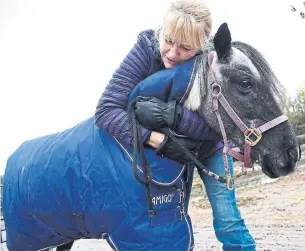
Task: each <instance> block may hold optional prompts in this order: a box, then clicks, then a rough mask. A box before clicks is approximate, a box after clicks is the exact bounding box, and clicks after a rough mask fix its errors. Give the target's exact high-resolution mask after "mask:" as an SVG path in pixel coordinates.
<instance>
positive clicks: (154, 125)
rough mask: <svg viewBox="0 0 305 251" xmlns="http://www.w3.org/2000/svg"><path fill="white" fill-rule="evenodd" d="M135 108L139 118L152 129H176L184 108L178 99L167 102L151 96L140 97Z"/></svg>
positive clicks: (141, 122)
mask: <svg viewBox="0 0 305 251" xmlns="http://www.w3.org/2000/svg"><path fill="white" fill-rule="evenodd" d="M135 108H136V109H135V113H136V117H137V120H138V121H139V122H140V124H142V125H143V126H144V127H146V128H148V129H151V130H158V129H160V128H162V127H169V128H172V129H175V128H176V126H177V123H179V120H180V117H181V113H182V108H181V106H180V105H179V104H177V102H176V101H170V102H168V103H166V102H163V101H162V100H159V99H157V98H151V97H140V98H139V101H138V102H137V103H136V104H135Z"/></svg>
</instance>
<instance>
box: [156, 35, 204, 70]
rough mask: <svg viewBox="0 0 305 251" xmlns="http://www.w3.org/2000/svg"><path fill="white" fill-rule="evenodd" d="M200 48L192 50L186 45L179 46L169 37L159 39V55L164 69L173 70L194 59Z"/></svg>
mask: <svg viewBox="0 0 305 251" xmlns="http://www.w3.org/2000/svg"><path fill="white" fill-rule="evenodd" d="M199 50H200V48H192V47H191V46H190V45H188V44H182V43H181V44H179V43H177V42H176V41H173V40H172V39H171V38H170V36H165V37H161V38H160V53H161V58H162V61H163V63H164V66H165V68H173V67H175V66H176V65H178V64H181V63H183V62H185V61H186V60H189V59H190V58H192V57H194V56H195V55H196V54H197V52H198V51H199Z"/></svg>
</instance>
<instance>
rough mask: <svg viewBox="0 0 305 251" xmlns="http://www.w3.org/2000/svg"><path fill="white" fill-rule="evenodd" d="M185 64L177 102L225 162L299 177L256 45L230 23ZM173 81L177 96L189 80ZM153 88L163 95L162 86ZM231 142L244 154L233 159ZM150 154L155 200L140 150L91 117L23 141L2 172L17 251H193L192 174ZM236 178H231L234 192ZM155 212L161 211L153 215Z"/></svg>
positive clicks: (272, 81)
mask: <svg viewBox="0 0 305 251" xmlns="http://www.w3.org/2000/svg"><path fill="white" fill-rule="evenodd" d="M177 67H180V68H179V71H174V73H175V74H177V75H179V74H181V72H183V71H184V72H183V74H182V75H183V76H185V75H187V76H189V83H188V86H187V90H186V91H185V92H184V93H183V95H180V96H179V95H178V96H179V98H178V99H179V100H180V102H181V103H183V105H184V106H185V107H187V108H189V109H191V110H194V111H197V112H198V113H199V114H200V116H202V117H203V118H204V119H205V121H206V122H207V123H208V124H209V126H211V127H213V128H215V130H216V131H217V132H218V133H219V134H220V135H222V137H223V143H224V147H223V148H222V151H223V156H224V162H225V163H226V161H227V155H232V156H233V157H234V158H237V159H240V160H242V161H243V162H245V165H246V166H249V165H251V163H253V162H255V161H258V162H260V164H261V166H262V171H263V172H264V173H265V174H266V175H267V176H269V177H271V178H278V177H280V176H284V175H288V174H290V173H291V172H293V171H294V169H295V165H296V163H297V161H298V158H299V152H298V143H297V139H296V135H295V133H294V131H293V129H292V126H291V124H290V123H289V121H288V119H287V117H286V116H285V115H284V114H283V103H284V100H285V93H284V88H283V87H282V85H281V84H280V82H279V81H278V79H277V78H276V76H275V74H274V73H273V72H272V70H271V68H270V66H269V65H268V63H267V62H266V60H265V59H264V57H263V56H262V55H261V54H260V53H259V52H258V51H257V50H256V49H255V48H253V47H252V46H250V45H248V44H246V43H243V42H238V41H235V42H232V40H231V32H230V30H229V28H228V26H227V24H226V23H224V24H222V25H221V26H220V27H219V28H218V30H217V32H216V34H215V36H214V37H213V38H212V39H211V40H210V41H209V43H208V44H207V46H206V48H205V50H204V51H203V52H202V54H200V55H198V56H196V57H195V58H194V59H192V60H191V61H188V62H186V63H184V64H182V65H179V66H177ZM190 69H191V71H189V70H190ZM188 73H190V74H188ZM155 74H161V75H158V77H157V78H156V79H159V80H162V78H161V77H160V76H168V75H171V74H172V75H173V71H172V70H164V71H161V73H159V72H157V73H155ZM162 74H163V75H162ZM175 74H174V76H172V77H173V78H172V80H173V82H171V84H170V85H169V86H170V87H169V88H172V89H171V91H173V92H174V90H176V89H179V88H180V87H179V86H178V87H179V88H178V87H177V85H179V84H177V85H176V82H179V79H181V78H180V77H179V76H178V77H177V76H176V75H175ZM151 77H152V78H153V76H151ZM148 78H150V77H148ZM184 82H185V81H184ZM161 84H163V83H161ZM161 84H160V86H161ZM154 85H156V88H154V89H155V91H156V92H157V91H158V83H154ZM141 91H143V92H142V93H141ZM139 94H141V95H143V96H145V95H146V96H154V93H151V92H150V93H145V89H141V83H139V88H138V90H137V91H136V92H135V93H134V95H133V97H135V96H137V95H139ZM180 94H181V93H180ZM156 95H157V94H156ZM173 96H174V98H175V95H173ZM228 139H230V141H232V142H233V143H234V144H235V145H236V146H238V147H239V148H240V149H243V151H242V152H243V153H236V152H234V151H233V150H232V149H231V147H230V144H229V142H230V141H229V140H228ZM50 142H52V143H50ZM207 143H208V142H207ZM145 153H146V154H147V158H148V160H149V163H150V167H151V171H152V173H151V177H150V183H149V184H145V185H148V186H149V187H150V190H149V193H147V190H146V191H145V189H144V185H143V184H141V183H140V182H138V181H137V180H136V179H135V178H134V176H135V173H137V175H138V176H140V177H142V178H143V177H144V178H145V177H147V176H145V175H146V174H147V173H145V169H144V168H143V163H142V162H141V161H140V162H137V163H134V162H133V158H132V155H133V154H135V151H133V149H132V148H128V147H127V146H124V145H122V144H121V143H120V142H119V141H118V140H116V139H115V137H113V136H111V135H109V134H108V133H106V132H105V131H103V130H101V129H98V128H96V127H95V126H94V119H92V118H90V119H88V120H85V121H83V122H81V123H80V124H78V125H77V126H75V127H73V128H70V129H67V130H65V131H63V132H60V133H56V134H52V135H47V136H43V137H41V138H38V139H34V140H30V141H27V142H25V143H24V144H22V145H21V146H20V147H19V148H18V149H17V150H16V151H15V152H14V153H13V154H12V155H11V157H10V158H9V160H8V164H7V167H6V170H5V175H4V190H3V213H4V220H5V224H6V234H7V244H8V248H9V250H11V251H19V250H28V251H34V250H48V249H50V248H52V247H58V249H57V250H69V249H70V248H71V246H72V242H73V241H74V240H75V239H81V238H95V239H100V238H105V239H106V240H107V241H108V243H109V245H110V246H111V247H112V248H113V249H114V250H122V251H124V250H138V251H144V250H155V251H156V250H163V251H166V250H173V249H174V250H179V251H180V250H181V251H185V250H193V247H194V240H193V233H192V224H191V219H190V217H189V215H188V213H187V205H188V200H189V197H190V191H186V190H187V189H186V187H187V184H189V183H191V182H192V174H193V173H192V168H191V167H188V166H186V165H180V164H176V162H175V161H172V160H170V159H167V158H162V157H161V156H156V155H155V154H154V151H149V149H145ZM208 157H209V156H207V158H208ZM161 159H162V164H163V165H162V166H160V165H158V163H160V162H158V161H161ZM58 165H60V166H58ZM169 166H170V167H171V168H169ZM225 166H227V165H225ZM133 167H134V169H133ZM199 171H201V172H202V169H200V170H199ZM204 174H208V175H212V176H213V174H211V173H210V172H204ZM214 177H217V175H214ZM230 180H231V179H230V176H229V175H227V177H226V181H227V185H228V189H230ZM147 201H150V202H151V203H148V204H147ZM147 205H148V207H147ZM151 207H152V209H153V210H155V212H156V214H154V215H152V214H150V213H149V211H150V210H148V209H150V208H151ZM50 216H52V217H50ZM9 239H10V241H9ZM16 242H19V243H24V245H26V246H22V244H16ZM63 244H66V249H64V248H65V247H64V246H62V245H63ZM59 246H61V247H59Z"/></svg>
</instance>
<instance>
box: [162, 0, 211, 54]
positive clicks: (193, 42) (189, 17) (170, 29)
mask: <svg viewBox="0 0 305 251" xmlns="http://www.w3.org/2000/svg"><path fill="white" fill-rule="evenodd" d="M211 29H212V17H211V12H210V10H209V8H208V7H207V5H206V4H205V2H204V1H203V0H175V1H174V2H172V3H171V4H170V7H169V9H168V11H167V12H166V15H165V17H164V19H163V25H162V27H161V30H160V33H159V36H161V38H163V39H166V38H170V39H171V40H173V41H175V42H176V43H178V44H187V45H189V46H191V47H192V48H194V49H195V48H196V49H198V48H200V49H203V48H204V44H205V42H206V40H207V39H208V38H209V36H210V33H211ZM159 39H160V37H159Z"/></svg>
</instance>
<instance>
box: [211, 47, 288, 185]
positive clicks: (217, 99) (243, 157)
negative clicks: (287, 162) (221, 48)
mask: <svg viewBox="0 0 305 251" xmlns="http://www.w3.org/2000/svg"><path fill="white" fill-rule="evenodd" d="M214 55H215V52H214V51H212V52H210V53H209V55H208V64H209V75H210V78H211V86H212V96H213V109H214V112H215V114H216V117H217V120H218V124H219V127H220V131H221V134H222V137H223V142H224V148H223V160H224V166H225V170H226V177H227V187H228V189H230V190H232V189H233V188H234V185H233V180H232V177H231V174H230V171H229V163H228V158H227V154H229V155H231V156H232V157H233V158H235V159H237V160H240V161H242V162H243V163H244V166H245V167H250V166H251V156H250V155H251V147H253V146H255V145H257V143H259V141H260V140H261V139H262V136H263V135H262V134H263V133H264V132H266V131H268V130H270V129H272V128H273V127H276V126H277V125H279V124H281V123H283V122H285V121H287V120H288V118H287V116H286V115H280V116H278V117H277V118H275V119H273V120H271V121H269V122H267V123H265V124H263V125H261V126H259V127H257V128H249V127H247V126H246V125H245V123H244V122H243V121H242V120H241V119H240V118H239V116H238V115H237V114H236V112H235V111H234V110H233V108H232V107H231V106H230V104H229V103H228V101H227V100H226V98H225V97H224V96H223V94H222V92H221V86H220V85H218V84H217V81H216V77H215V73H214V71H213V65H212V63H213V58H214ZM219 103H220V104H221V106H222V107H223V108H224V109H225V111H226V112H227V114H228V115H229V116H230V118H231V119H232V120H233V122H234V123H235V124H236V125H237V126H238V128H239V129H240V130H241V131H242V132H243V134H244V136H245V141H244V154H241V153H238V152H235V151H234V150H232V149H231V148H230V147H229V145H228V138H227V134H226V131H225V127H224V124H223V121H222V119H221V116H220V113H219V110H218V106H219Z"/></svg>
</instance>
